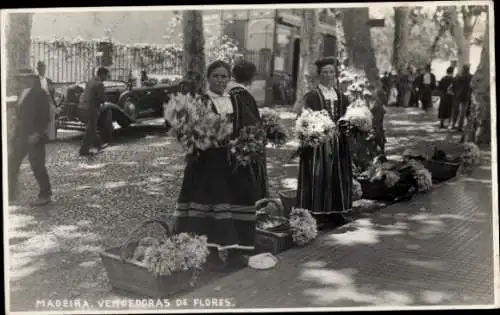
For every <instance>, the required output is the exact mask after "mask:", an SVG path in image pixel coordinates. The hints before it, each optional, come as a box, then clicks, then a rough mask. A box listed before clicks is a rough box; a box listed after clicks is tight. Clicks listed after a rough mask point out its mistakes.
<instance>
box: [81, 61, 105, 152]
mask: <svg viewBox="0 0 500 315" xmlns="http://www.w3.org/2000/svg"><path fill="white" fill-rule="evenodd" d="M108 75H109V71H108V69H106V68H99V69H97V76H96V77H94V78H92V79H90V80H89V82H88V83H87V86H86V88H85V91H84V92H83V95H82V101H81V104H80V106H81V108H80V110H81V111H82V116H83V117H85V120H86V123H87V127H86V129H85V134H84V136H83V141H82V145H81V147H80V155H81V156H90V155H93V154H94V153H91V152H90V148H91V147H92V146H93V147H95V148H97V150H98V151H100V150H102V149H103V148H104V147H105V146H106V145H105V144H102V143H101V140H100V139H99V135H98V134H97V122H98V118H99V113H100V110H101V106H102V104H103V103H104V101H105V95H104V84H103V81H105V80H106V79H107V78H108Z"/></svg>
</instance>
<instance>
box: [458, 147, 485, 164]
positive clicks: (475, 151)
mask: <svg viewBox="0 0 500 315" xmlns="http://www.w3.org/2000/svg"><path fill="white" fill-rule="evenodd" d="M463 148H464V152H463V153H462V161H463V164H464V166H473V165H477V164H478V163H479V161H480V157H481V151H480V150H479V147H478V146H477V145H476V144H475V143H473V142H467V143H464V144H463Z"/></svg>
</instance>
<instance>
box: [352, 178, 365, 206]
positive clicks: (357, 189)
mask: <svg viewBox="0 0 500 315" xmlns="http://www.w3.org/2000/svg"><path fill="white" fill-rule="evenodd" d="M362 197H363V188H362V187H361V184H360V183H359V182H358V181H357V180H355V179H353V180H352V200H353V201H356V200H360V199H361V198H362Z"/></svg>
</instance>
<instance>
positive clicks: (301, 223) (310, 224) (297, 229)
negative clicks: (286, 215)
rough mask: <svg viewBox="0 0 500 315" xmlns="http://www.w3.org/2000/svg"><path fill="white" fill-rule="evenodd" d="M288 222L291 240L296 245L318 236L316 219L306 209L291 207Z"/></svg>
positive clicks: (306, 242) (303, 243)
mask: <svg viewBox="0 0 500 315" xmlns="http://www.w3.org/2000/svg"><path fill="white" fill-rule="evenodd" d="M289 223H290V230H291V231H292V239H293V242H294V243H295V244H297V245H298V246H303V245H306V244H308V243H310V242H311V241H313V240H314V239H315V238H316V236H318V227H317V224H316V219H314V217H313V216H312V215H311V213H310V212H309V211H308V210H306V209H301V208H294V209H292V212H291V213H290V219H289Z"/></svg>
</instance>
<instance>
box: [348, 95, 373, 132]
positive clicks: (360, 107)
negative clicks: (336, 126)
mask: <svg viewBox="0 0 500 315" xmlns="http://www.w3.org/2000/svg"><path fill="white" fill-rule="evenodd" d="M341 120H342V121H345V122H347V123H348V124H349V126H350V127H351V129H352V130H354V131H358V132H363V133H366V132H370V131H371V130H372V129H373V115H372V113H371V111H370V109H369V108H368V106H366V103H365V101H364V100H362V99H356V100H354V101H353V102H352V103H351V104H350V105H349V106H348V107H347V110H346V113H345V114H344V116H343V117H342V118H341Z"/></svg>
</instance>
